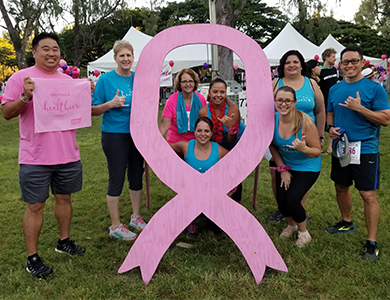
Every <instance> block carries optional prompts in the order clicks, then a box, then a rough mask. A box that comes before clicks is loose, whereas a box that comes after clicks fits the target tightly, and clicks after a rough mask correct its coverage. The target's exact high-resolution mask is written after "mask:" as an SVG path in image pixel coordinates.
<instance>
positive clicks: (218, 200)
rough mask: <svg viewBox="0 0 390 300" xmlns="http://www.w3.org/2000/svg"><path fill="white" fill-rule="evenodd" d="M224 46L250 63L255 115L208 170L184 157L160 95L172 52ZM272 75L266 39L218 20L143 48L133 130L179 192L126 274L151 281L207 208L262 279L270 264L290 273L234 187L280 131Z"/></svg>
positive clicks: (136, 247) (140, 243) (173, 31)
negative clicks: (165, 125)
mask: <svg viewBox="0 0 390 300" xmlns="http://www.w3.org/2000/svg"><path fill="white" fill-rule="evenodd" d="M207 43H208V44H216V45H221V46H225V47H227V48H230V49H232V50H233V51H234V52H235V53H236V54H237V55H238V56H239V57H240V58H241V60H242V61H243V63H244V65H245V72H246V79H247V108H248V119H247V127H246V130H245V133H244V134H243V135H242V137H241V139H240V141H239V142H238V143H237V145H236V146H235V147H234V148H233V149H232V150H231V151H230V152H229V153H228V154H227V155H226V156H225V157H224V158H223V159H221V160H220V161H219V162H218V163H217V164H215V165H214V166H213V167H212V168H210V169H209V170H208V171H207V172H205V173H203V174H201V173H199V172H198V171H196V170H195V169H193V168H192V167H190V166H189V165H187V164H186V163H185V162H184V161H183V160H181V159H180V158H179V157H178V156H177V155H176V154H175V153H174V151H173V150H172V149H171V148H170V147H169V145H168V143H167V142H166V141H165V139H164V138H163V137H162V136H161V134H160V132H159V130H158V126H157V117H158V109H159V106H158V101H157V99H158V98H159V87H160V86H159V84H160V78H159V76H160V73H161V65H162V63H163V61H164V58H165V56H166V55H167V53H168V52H170V51H171V50H172V49H174V48H176V47H180V46H183V45H188V44H207ZM271 86H272V85H271V73H270V67H269V64H268V61H267V58H266V56H265V54H264V52H263V51H262V49H261V48H260V47H259V45H258V44H257V43H256V42H255V41H254V40H252V39H251V38H249V37H248V36H246V35H245V34H243V33H241V32H239V31H238V30H236V29H233V28H231V27H227V26H221V25H215V24H195V25H182V26H176V27H171V28H168V29H166V30H164V31H162V32H160V33H159V34H157V35H156V36H155V37H154V38H153V39H152V40H151V41H150V42H149V43H148V44H147V45H146V46H145V48H144V49H143V51H142V53H141V55H140V59H139V61H138V65H137V70H136V75H135V78H134V94H133V102H132V108H131V121H130V124H131V134H132V137H133V139H134V143H135V145H136V147H137V148H138V150H139V151H140V152H141V154H142V155H143V156H144V157H145V159H146V160H147V162H148V164H149V166H150V167H151V168H152V170H153V171H154V172H155V174H156V175H157V176H158V178H159V179H160V180H161V181H162V182H164V183H165V184H166V185H167V186H169V187H170V188H172V189H173V190H174V191H175V192H176V193H177V195H176V197H174V198H173V199H172V200H170V201H169V202H168V203H166V204H165V205H164V206H163V207H162V208H161V209H160V210H159V211H158V212H157V213H156V214H155V215H154V216H153V217H152V218H151V219H150V221H149V223H148V225H147V226H146V228H145V229H144V230H143V231H142V233H141V234H140V235H139V237H138V239H137V240H136V241H135V243H134V244H133V246H132V247H131V249H130V251H129V253H128V255H127V257H126V259H125V260H124V262H123V264H122V266H121V267H120V268H119V270H118V272H119V273H123V272H126V271H129V270H130V269H133V268H135V267H138V266H140V269H141V274H142V279H143V281H144V282H145V284H148V283H149V281H150V279H151V278H152V276H153V274H154V272H155V271H156V268H157V266H158V264H159V262H160V260H161V258H162V256H163V255H164V253H165V252H166V250H167V249H168V247H169V246H170V245H171V244H172V242H173V241H174V239H175V238H176V237H177V236H178V235H179V234H180V233H181V232H182V231H183V230H184V229H185V228H186V227H187V226H188V225H189V224H190V222H191V221H192V220H194V219H195V218H196V217H197V216H198V215H199V214H201V213H203V214H205V215H206V216H207V217H208V218H209V219H210V220H212V221H213V222H214V223H215V224H217V225H218V226H219V227H220V228H221V229H222V230H223V231H224V232H225V233H227V234H228V235H229V236H230V238H231V239H232V240H233V241H234V242H235V243H236V245H237V246H238V248H239V249H240V250H241V252H242V254H243V255H244V257H245V259H246V261H247V262H248V265H249V267H250V269H251V271H252V273H253V275H254V277H255V280H256V283H257V284H259V283H260V281H261V279H262V278H263V275H264V271H265V267H266V266H269V267H271V268H274V269H278V270H280V271H285V272H287V267H286V265H285V263H284V261H283V259H282V258H281V256H280V255H279V253H278V251H277V250H276V248H275V246H274V244H273V243H272V241H271V239H270V238H269V236H268V235H267V233H266V232H265V230H264V228H263V227H262V226H261V225H260V223H259V222H258V221H257V220H256V218H255V217H254V216H253V215H252V214H251V213H250V212H249V211H248V210H247V209H246V208H244V207H243V206H242V205H240V204H238V203H236V202H235V201H234V200H232V199H231V198H230V197H228V196H227V193H228V192H229V191H230V190H231V189H232V188H233V187H235V186H236V185H237V184H239V183H240V182H242V181H243V180H244V179H245V178H246V177H247V176H248V175H249V174H250V173H251V171H252V170H253V169H254V168H255V167H256V166H257V165H258V164H259V162H260V161H261V159H262V157H263V156H264V153H265V151H266V149H267V148H268V146H269V144H270V142H271V140H272V137H273V131H274V105H273V101H272V99H273V96H272V90H271Z"/></svg>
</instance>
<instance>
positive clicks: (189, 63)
mask: <svg viewBox="0 0 390 300" xmlns="http://www.w3.org/2000/svg"><path fill="white" fill-rule="evenodd" d="M151 39H152V37H151V36H149V35H146V34H144V33H142V32H140V31H138V30H137V29H135V28H134V27H131V28H130V29H129V31H128V32H127V33H126V35H125V36H124V37H123V40H127V41H129V42H130V43H131V44H132V45H133V48H134V56H135V60H134V63H133V66H132V70H133V71H134V70H135V69H136V67H137V62H138V58H139V57H140V54H141V51H142V49H143V48H144V47H145V46H146V44H147V43H148V42H149V41H150V40H151ZM113 56H114V52H113V51H112V50H110V51H109V52H107V53H106V54H105V55H103V56H102V57H100V58H98V59H97V60H95V61H93V62H90V63H89V64H88V66H87V71H88V77H90V78H94V75H93V72H94V71H95V70H97V71H99V72H100V73H102V72H103V73H104V72H108V71H111V70H114V69H115V68H116V63H115V61H114V58H113ZM233 59H234V63H237V64H238V67H239V68H242V69H243V68H244V66H243V63H242V61H241V60H240V59H239V58H238V56H237V55H236V54H235V53H233ZM171 60H172V61H173V62H174V65H173V67H170V66H169V62H170V61H171ZM204 63H207V64H209V65H211V45H209V44H193V45H185V46H182V47H178V48H176V49H173V50H172V51H171V52H169V53H168V55H167V56H166V58H165V60H164V63H163V65H162V71H161V86H172V80H171V77H172V76H171V75H172V73H176V72H179V71H180V70H181V69H184V68H192V67H196V66H202V65H203V64H204ZM95 79H96V78H95Z"/></svg>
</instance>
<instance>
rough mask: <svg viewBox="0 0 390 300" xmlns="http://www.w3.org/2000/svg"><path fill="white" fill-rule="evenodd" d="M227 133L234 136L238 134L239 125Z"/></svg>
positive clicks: (235, 124) (229, 129)
mask: <svg viewBox="0 0 390 300" xmlns="http://www.w3.org/2000/svg"><path fill="white" fill-rule="evenodd" d="M227 132H228V134H230V135H234V134H236V133H238V124H237V123H234V125H233V126H232V127H231V128H228V129H227Z"/></svg>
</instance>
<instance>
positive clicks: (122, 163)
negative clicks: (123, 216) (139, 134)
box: [102, 132, 144, 197]
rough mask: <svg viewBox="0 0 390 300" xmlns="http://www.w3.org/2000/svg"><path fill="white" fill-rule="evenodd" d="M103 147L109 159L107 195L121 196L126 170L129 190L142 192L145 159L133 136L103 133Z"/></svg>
mask: <svg viewBox="0 0 390 300" xmlns="http://www.w3.org/2000/svg"><path fill="white" fill-rule="evenodd" d="M102 146H103V151H104V154H105V155H106V158H107V167H108V174H109V179H108V190H107V195H108V196H112V197H117V196H120V194H121V193H122V189H123V184H124V182H125V172H126V169H127V179H128V181H129V189H130V190H133V191H139V190H142V174H143V172H144V159H143V157H142V155H141V154H140V153H139V152H138V150H137V148H136V147H135V145H134V142H133V139H132V138H131V135H130V134H129V133H108V132H102Z"/></svg>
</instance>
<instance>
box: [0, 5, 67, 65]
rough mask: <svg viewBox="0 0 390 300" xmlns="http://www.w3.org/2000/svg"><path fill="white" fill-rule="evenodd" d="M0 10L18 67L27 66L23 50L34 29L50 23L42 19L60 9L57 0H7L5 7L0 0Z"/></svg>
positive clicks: (57, 12) (50, 16)
mask: <svg viewBox="0 0 390 300" xmlns="http://www.w3.org/2000/svg"><path fill="white" fill-rule="evenodd" d="M0 11H1V14H2V16H3V20H4V23H5V25H6V27H4V28H5V29H7V31H8V33H9V36H10V40H11V42H12V45H13V46H14V49H15V53H16V60H17V64H18V67H19V69H23V68H25V67H27V62H26V57H25V51H26V47H27V42H28V41H29V39H30V37H31V36H32V35H33V33H34V31H38V30H40V29H42V28H45V26H47V25H50V22H47V23H42V20H50V18H52V17H53V16H54V15H56V14H59V13H60V12H61V11H62V9H61V7H60V6H59V4H58V2H57V0H8V1H7V7H6V6H5V4H4V1H3V0H0ZM12 19H13V20H14V22H13V21H12ZM14 24H15V25H14Z"/></svg>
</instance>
